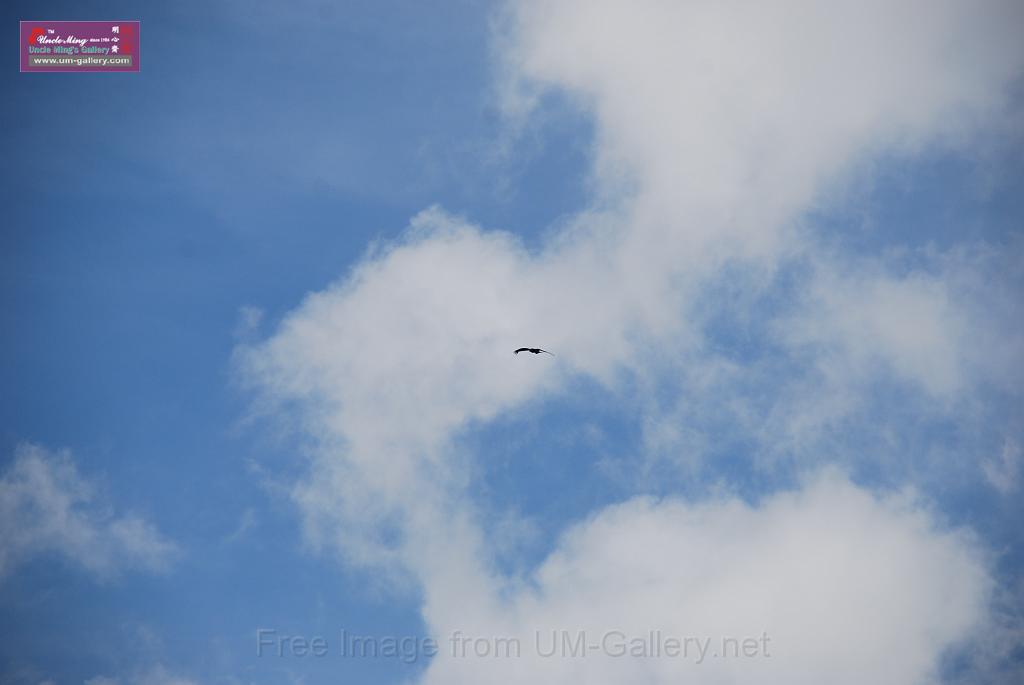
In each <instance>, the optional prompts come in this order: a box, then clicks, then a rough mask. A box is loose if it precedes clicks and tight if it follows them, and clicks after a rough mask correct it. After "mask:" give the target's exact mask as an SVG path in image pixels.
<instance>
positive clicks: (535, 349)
mask: <svg viewBox="0 0 1024 685" xmlns="http://www.w3.org/2000/svg"><path fill="white" fill-rule="evenodd" d="M520 352H532V353H533V354H540V353H541V352H544V353H545V354H550V355H551V356H552V357H554V356H555V353H554V352H548V351H547V350H542V349H540V348H539V347H520V348H519V349H518V350H516V351H515V352H513V353H512V354H519V353H520Z"/></svg>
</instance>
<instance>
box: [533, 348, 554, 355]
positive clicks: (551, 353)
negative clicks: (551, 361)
mask: <svg viewBox="0 0 1024 685" xmlns="http://www.w3.org/2000/svg"><path fill="white" fill-rule="evenodd" d="M537 349H540V348H537ZM540 351H541V352H547V353H548V354H550V355H551V356H552V357H554V356H555V353H554V352H548V351H547V350H540Z"/></svg>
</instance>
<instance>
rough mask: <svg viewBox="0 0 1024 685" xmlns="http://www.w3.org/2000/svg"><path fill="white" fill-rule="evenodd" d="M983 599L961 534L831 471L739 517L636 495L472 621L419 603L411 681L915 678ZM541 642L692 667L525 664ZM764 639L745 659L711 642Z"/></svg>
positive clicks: (451, 607)
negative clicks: (673, 643) (654, 652)
mask: <svg viewBox="0 0 1024 685" xmlns="http://www.w3.org/2000/svg"><path fill="white" fill-rule="evenodd" d="M444 591H450V592H452V593H453V594H459V593H460V591H459V590H458V589H457V588H454V587H453V588H445V589H444ZM989 592H990V580H989V577H988V575H987V571H986V563H985V559H984V558H983V556H981V555H980V554H979V553H978V551H977V550H976V549H975V547H974V545H973V543H972V542H971V539H970V537H969V536H966V535H965V534H964V533H962V532H957V531H951V532H950V531H942V530H940V529H939V528H938V527H937V526H936V523H935V522H934V520H933V518H932V516H931V515H930V514H929V513H928V512H927V510H926V509H923V508H921V506H920V504H919V503H916V502H915V501H914V499H913V497H912V496H910V495H909V494H902V495H889V496H885V497H882V498H876V497H873V496H872V495H870V494H868V493H866V492H865V491H863V490H861V489H859V488H857V487H855V486H853V485H851V484H850V483H849V482H848V481H847V480H846V479H845V478H843V477H841V476H840V475H838V474H837V473H835V472H827V473H825V474H820V475H819V476H818V477H816V478H813V479H811V480H810V481H809V482H808V483H807V484H806V485H805V486H803V487H801V488H800V489H798V490H795V491H792V492H784V493H780V494H776V495H774V496H772V497H769V498H767V499H766V500H765V501H763V502H762V503H761V504H760V505H758V506H756V507H751V506H748V505H746V504H743V503H742V502H739V501H737V500H733V499H712V500H709V501H707V502H704V503H700V504H691V503H686V502H683V501H679V500H674V499H667V500H661V501H657V500H653V499H649V498H638V499H634V500H631V501H628V502H625V503H623V504H620V505H617V506H613V507H609V508H607V509H604V510H603V511H600V512H599V513H597V514H595V515H594V516H593V517H592V518H590V519H589V520H587V521H585V522H583V523H581V524H579V525H577V526H575V527H574V528H572V529H571V530H569V531H568V532H567V533H566V534H565V536H564V537H563V539H562V541H561V542H560V544H559V545H558V547H557V549H556V550H555V552H554V553H553V554H552V555H551V556H550V557H549V558H548V559H547V560H546V561H545V562H544V563H543V564H542V565H541V566H540V567H539V568H538V569H537V571H536V573H535V574H533V575H532V576H531V577H530V578H529V579H527V580H526V582H524V583H522V584H521V585H518V586H515V587H514V588H513V589H511V590H507V591H506V592H505V593H503V594H501V595H500V596H502V597H506V598H507V599H504V600H496V599H495V598H496V597H498V596H499V593H498V592H497V591H495V592H493V594H492V595H491V596H490V597H489V598H488V599H489V600H490V601H489V602H487V601H485V602H480V598H475V597H473V598H466V599H469V600H471V601H473V602H475V603H477V605H478V606H479V605H483V606H487V607H488V610H489V612H490V613H487V614H485V615H481V612H479V611H475V612H469V611H466V610H465V607H464V606H462V605H460V604H457V603H452V602H436V603H430V602H429V599H430V597H429V595H428V605H429V606H431V607H432V608H433V609H434V610H433V611H430V612H428V614H427V616H426V618H427V620H428V622H429V623H430V625H431V627H432V628H433V629H434V634H435V635H437V636H438V638H439V640H440V647H441V651H440V654H439V655H438V657H437V658H436V659H435V660H434V661H433V662H432V663H431V666H430V669H429V670H428V671H427V674H426V676H425V678H424V682H427V683H463V682H465V683H475V682H481V681H485V680H489V679H491V678H493V674H494V673H495V672H500V673H501V674H502V678H501V679H502V681H503V682H508V683H520V682H521V683H527V682H529V683H548V682H550V683H564V682H588V683H606V682H607V683H612V682H623V681H625V680H629V681H631V682H645V683H663V682H664V683H670V682H672V683H674V682H680V681H681V680H684V679H687V678H689V679H697V680H700V681H702V682H716V683H740V682H750V681H751V680H756V681H757V682H764V683H805V682H806V683H817V682H822V681H823V680H827V681H829V682H838V683H864V682H895V683H923V682H931V681H932V680H934V679H935V677H936V674H937V671H938V667H939V660H940V657H941V655H942V654H943V653H944V650H946V649H947V648H949V647H951V646H954V645H959V646H961V647H963V646H965V645H966V644H967V640H968V639H969V637H970V636H971V635H972V631H974V630H976V629H978V628H979V627H981V626H982V625H983V624H984V622H985V620H986V616H987V610H988V600H989ZM552 630H556V631H562V630H565V631H568V632H569V633H570V635H571V636H572V637H573V638H575V637H576V636H577V632H578V631H586V633H587V642H589V643H591V644H597V645H600V644H601V641H602V639H603V637H604V636H605V635H606V634H607V633H609V632H610V631H619V633H620V634H621V635H623V636H626V637H627V638H629V639H632V638H634V637H642V638H647V637H648V636H649V635H650V632H651V631H660V632H661V635H662V636H665V637H667V636H675V637H680V638H682V637H691V638H699V639H700V640H701V642H702V644H703V645H704V646H703V647H702V648H701V649H703V650H704V654H705V656H704V657H703V658H701V651H699V649H698V648H697V646H696V645H695V644H693V643H691V644H690V646H689V649H688V652H687V654H686V655H685V656H678V657H666V656H662V657H660V658H651V659H644V658H637V657H631V656H616V654H615V653H614V652H613V651H612V652H611V653H610V654H608V653H606V652H605V651H604V649H602V648H598V649H595V650H591V651H590V652H589V653H588V654H587V656H586V657H585V658H571V657H569V656H563V655H562V653H561V652H559V653H557V654H555V655H554V656H547V657H542V656H540V654H539V650H538V647H537V642H536V639H537V638H536V634H535V631H541V633H542V635H543V638H542V642H541V646H540V649H541V650H543V652H544V653H550V641H551V639H552V638H551V632H550V631H552ZM459 631H461V632H459ZM764 634H766V635H767V636H768V641H766V642H765V643H763V644H762V645H761V646H759V647H758V649H759V650H766V651H758V652H757V655H756V656H751V657H746V658H744V657H742V656H741V657H736V656H734V654H735V653H734V652H728V650H729V649H731V647H730V646H729V644H726V645H724V647H723V643H722V638H739V639H741V640H742V639H744V638H754V637H758V638H759V637H761V636H762V635H764ZM452 635H462V636H464V637H468V638H471V639H473V640H474V641H475V640H476V639H477V638H483V639H484V640H491V641H492V643H493V638H515V639H516V640H518V641H519V645H520V650H521V651H520V654H521V657H520V658H512V659H505V658H495V657H494V656H493V650H492V654H491V655H489V656H487V657H485V658H474V656H473V655H474V653H473V651H472V650H473V649H474V646H473V644H474V643H470V646H468V648H467V649H468V651H466V652H462V647H461V646H459V647H454V649H456V652H455V654H456V656H455V657H453V656H452V649H453V643H452V642H451V636H452ZM615 639H616V636H614V635H613V637H612V641H610V642H608V643H605V646H606V647H608V648H609V651H610V650H612V649H614V648H615V644H616V643H615V642H614V640H615ZM707 639H710V640H711V642H710V643H706V642H704V641H705V640H707ZM627 641H628V640H627ZM620 643H621V641H620ZM459 644H460V645H461V644H462V643H459ZM723 649H724V650H726V651H723ZM716 652H717V653H718V654H717V656H716ZM726 653H728V654H729V655H730V656H729V657H724V656H723V655H724V654H726ZM463 654H465V656H463ZM764 654H767V656H764Z"/></svg>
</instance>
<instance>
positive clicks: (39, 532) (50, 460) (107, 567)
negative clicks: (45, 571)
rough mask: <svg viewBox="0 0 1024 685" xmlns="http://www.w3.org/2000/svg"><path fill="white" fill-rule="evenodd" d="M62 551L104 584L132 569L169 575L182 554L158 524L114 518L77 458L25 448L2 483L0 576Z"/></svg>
mask: <svg viewBox="0 0 1024 685" xmlns="http://www.w3.org/2000/svg"><path fill="white" fill-rule="evenodd" d="M54 553H55V554H59V555H61V556H63V557H64V558H66V559H67V560H69V561H71V562H73V563H75V564H78V565H80V566H82V567H84V568H85V569H86V570H88V571H90V572H92V573H93V574H95V575H97V576H99V577H101V578H105V577H110V576H113V575H116V574H118V573H119V572H121V571H122V570H124V569H128V568H142V569H147V570H151V571H163V570H166V569H167V568H168V567H169V565H170V563H171V562H172V561H173V560H174V558H175V557H176V556H178V554H179V552H178V548H177V547H176V546H175V545H174V544H173V543H171V542H169V541H168V540H166V539H165V538H164V537H163V536H162V535H161V534H160V533H159V532H158V531H157V530H156V529H155V528H154V527H153V526H152V525H151V524H150V523H148V522H146V521H144V520H143V519H141V518H138V517H136V516H131V515H124V516H114V515H113V514H112V513H111V511H110V508H109V506H108V505H107V504H106V503H104V502H102V501H100V499H99V498H98V497H97V495H96V488H95V486H94V484H93V483H91V482H90V481H88V480H86V479H84V478H83V477H82V476H81V475H80V474H79V473H78V469H77V468H76V466H75V464H74V461H72V459H71V455H70V454H68V453H67V452H59V453H51V452H48V451H47V450H45V449H43V448H41V447H38V446H34V445H21V446H19V447H18V448H17V450H16V452H15V456H14V462H13V463H12V464H11V465H10V467H9V468H8V470H7V472H6V473H5V474H4V475H3V478H2V479H0V577H3V576H4V575H7V574H8V573H10V572H12V570H13V569H14V568H15V567H16V566H17V565H18V564H19V563H21V562H24V561H26V560H28V559H30V558H32V557H35V556H37V555H40V554H54Z"/></svg>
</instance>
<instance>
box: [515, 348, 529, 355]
mask: <svg viewBox="0 0 1024 685" xmlns="http://www.w3.org/2000/svg"><path fill="white" fill-rule="evenodd" d="M529 351H530V348H529V347H520V348H519V349H518V350H516V351H515V352H513V353H512V354H519V353H520V352H529Z"/></svg>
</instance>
